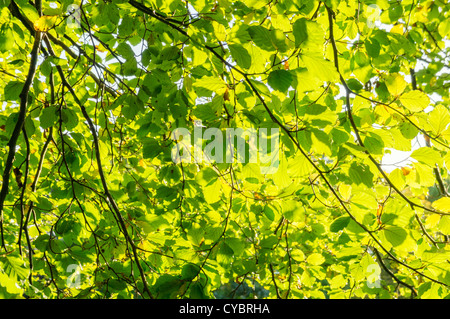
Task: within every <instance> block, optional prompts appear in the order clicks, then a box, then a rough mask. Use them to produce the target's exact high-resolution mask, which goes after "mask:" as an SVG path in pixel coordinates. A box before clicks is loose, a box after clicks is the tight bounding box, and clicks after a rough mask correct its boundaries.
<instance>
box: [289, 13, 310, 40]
mask: <svg viewBox="0 0 450 319" xmlns="http://www.w3.org/2000/svg"><path fill="white" fill-rule="evenodd" d="M307 21H308V20H307V19H306V18H300V19H298V20H296V21H295V22H294V25H293V27H292V32H293V34H294V37H295V46H299V45H300V44H302V43H303V42H305V41H306V40H307V39H308V31H307V28H306V23H307Z"/></svg>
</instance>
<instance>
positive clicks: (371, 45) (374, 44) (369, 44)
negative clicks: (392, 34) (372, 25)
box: [364, 38, 381, 58]
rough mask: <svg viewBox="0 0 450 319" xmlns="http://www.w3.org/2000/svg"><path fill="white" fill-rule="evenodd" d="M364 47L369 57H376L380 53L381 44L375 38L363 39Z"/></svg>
mask: <svg viewBox="0 0 450 319" xmlns="http://www.w3.org/2000/svg"><path fill="white" fill-rule="evenodd" d="M364 47H365V48H366V51H367V54H368V55H369V56H370V57H371V58H376V57H378V56H379V55H380V50H381V46H380V43H379V42H378V41H377V40H376V39H374V38H372V39H367V40H365V41H364Z"/></svg>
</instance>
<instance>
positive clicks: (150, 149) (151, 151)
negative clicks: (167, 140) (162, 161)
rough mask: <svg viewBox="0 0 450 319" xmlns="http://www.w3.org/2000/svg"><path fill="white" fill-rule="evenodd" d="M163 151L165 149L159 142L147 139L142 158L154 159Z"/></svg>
mask: <svg viewBox="0 0 450 319" xmlns="http://www.w3.org/2000/svg"><path fill="white" fill-rule="evenodd" d="M162 151H163V149H162V147H161V145H160V144H159V142H158V141H156V140H154V139H146V141H145V142H144V147H143V151H142V156H143V157H144V158H149V159H152V158H155V157H156V156H158V155H159V154H160V153H161V152H162Z"/></svg>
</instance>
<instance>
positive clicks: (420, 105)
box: [400, 90, 430, 112]
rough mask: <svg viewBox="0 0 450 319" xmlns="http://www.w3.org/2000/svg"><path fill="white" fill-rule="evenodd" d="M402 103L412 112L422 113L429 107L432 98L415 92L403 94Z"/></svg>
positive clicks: (420, 92) (417, 91)
mask: <svg viewBox="0 0 450 319" xmlns="http://www.w3.org/2000/svg"><path fill="white" fill-rule="evenodd" d="M400 102H402V104H403V106H404V107H406V108H407V109H408V110H410V111H411V112H420V111H423V110H424V109H426V108H427V107H428V105H429V104H430V98H429V97H428V96H427V95H426V94H425V93H423V92H422V91H419V90H414V91H409V92H407V93H405V94H402V96H400Z"/></svg>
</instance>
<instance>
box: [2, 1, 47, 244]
mask: <svg viewBox="0 0 450 319" xmlns="http://www.w3.org/2000/svg"><path fill="white" fill-rule="evenodd" d="M11 3H14V1H11ZM41 39H42V33H41V32H39V31H37V32H36V33H35V37H34V44H33V49H32V50H31V60H30V66H29V68H28V74H27V78H26V80H25V83H24V85H23V88H22V91H21V92H20V95H19V98H20V107H19V116H18V119H17V123H16V125H15V127H14V130H13V132H12V134H11V138H10V139H9V142H8V148H9V150H8V157H7V159H6V163H5V169H4V171H3V184H2V188H1V191H0V232H1V242H2V244H1V245H2V247H3V249H5V250H6V245H5V240H4V231H3V207H4V203H5V199H6V195H7V194H8V186H9V178H10V175H11V170H12V167H13V163H14V157H15V154H16V146H17V140H18V138H19V135H20V132H21V131H22V128H23V126H24V123H25V116H26V112H27V105H28V94H29V91H30V87H31V84H32V83H33V79H34V75H35V73H36V68H37V62H38V54H39V50H40V47H41Z"/></svg>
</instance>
